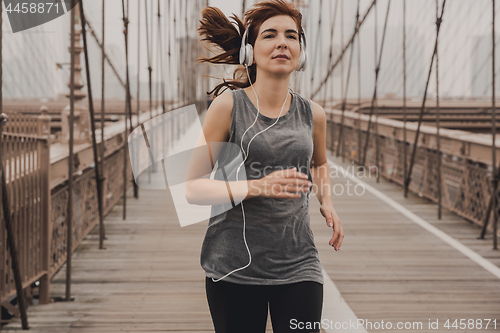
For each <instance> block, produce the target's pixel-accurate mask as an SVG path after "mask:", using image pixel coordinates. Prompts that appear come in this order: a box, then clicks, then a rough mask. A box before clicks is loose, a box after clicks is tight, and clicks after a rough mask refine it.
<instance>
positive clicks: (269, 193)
mask: <svg viewBox="0 0 500 333" xmlns="http://www.w3.org/2000/svg"><path fill="white" fill-rule="evenodd" d="M311 186H312V183H311V182H310V181H309V180H308V178H307V175H306V174H304V173H302V172H298V171H297V168H296V167H293V168H292V169H285V170H277V171H274V172H271V173H270V174H268V175H267V176H265V177H263V178H261V179H256V180H253V181H251V183H250V193H251V196H252V197H255V196H262V197H269V198H282V199H298V198H300V197H301V193H302V192H306V193H307V192H309V190H310V187H311Z"/></svg>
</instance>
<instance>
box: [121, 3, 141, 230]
mask: <svg viewBox="0 0 500 333" xmlns="http://www.w3.org/2000/svg"><path fill="white" fill-rule="evenodd" d="M129 5H130V0H127V12H126V13H125V2H124V0H122V14H123V26H124V29H123V35H124V37H125V71H126V90H127V91H126V95H125V96H126V101H125V104H126V106H125V141H124V155H125V156H124V161H123V219H124V220H125V219H126V218H127V204H126V203H127V183H128V177H127V166H128V165H129V159H128V135H129V127H128V125H127V121H128V122H130V131H131V130H132V101H131V95H130V77H129V68H128V24H129V20H128V17H129V16H128V15H129ZM132 149H133V147H132ZM133 186H134V196H135V195H136V192H137V191H138V187H137V184H136V182H135V181H134V182H133Z"/></svg>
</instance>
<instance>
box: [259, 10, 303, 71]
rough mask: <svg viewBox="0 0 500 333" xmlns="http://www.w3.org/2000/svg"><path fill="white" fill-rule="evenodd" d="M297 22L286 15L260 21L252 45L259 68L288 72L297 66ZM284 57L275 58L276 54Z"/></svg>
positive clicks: (298, 44)
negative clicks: (260, 23)
mask: <svg viewBox="0 0 500 333" xmlns="http://www.w3.org/2000/svg"><path fill="white" fill-rule="evenodd" d="M298 32H299V31H298V29H297V24H296V23H295V21H294V20H293V19H292V18H291V17H290V16H288V15H279V16H273V17H271V18H269V19H267V20H266V21H264V22H263V23H262V25H261V26H260V28H259V33H258V35H257V39H256V40H255V45H254V61H255V62H256V63H257V67H258V68H259V70H265V71H268V72H270V73H275V74H279V73H281V74H290V73H291V72H293V71H294V70H295V68H296V66H297V63H298V61H299V56H300V43H299V34H298ZM283 54H284V55H285V56H286V57H288V59H286V58H279V57H278V58H277V57H276V56H277V55H283Z"/></svg>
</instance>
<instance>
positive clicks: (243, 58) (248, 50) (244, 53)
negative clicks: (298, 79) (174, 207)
mask: <svg viewBox="0 0 500 333" xmlns="http://www.w3.org/2000/svg"><path fill="white" fill-rule="evenodd" d="M248 29H249V28H247V29H246V30H245V32H244V33H243V38H242V40H241V48H240V64H242V65H244V66H245V69H246V71H247V75H248V80H249V81H250V86H251V87H252V90H253V92H254V93H255V98H256V99H257V116H256V117H255V120H254V121H253V123H252V125H250V126H249V127H248V128H247V129H246V131H245V132H244V133H243V135H242V136H241V142H240V148H241V151H242V152H243V154H244V155H245V158H244V159H243V162H241V163H240V165H239V166H238V168H237V170H236V180H237V181H238V180H239V178H238V174H239V172H240V169H241V166H242V165H244V164H245V161H246V160H247V158H248V151H249V149H250V144H251V143H252V141H253V139H255V137H256V136H257V135H259V134H261V133H262V132H265V131H267V130H268V129H270V128H271V127H273V126H274V125H276V123H277V122H278V120H279V119H280V117H281V114H282V113H283V108H284V107H285V104H286V101H287V99H288V92H287V94H286V98H285V102H283V106H282V107H281V112H280V114H279V116H278V118H277V119H276V121H275V122H274V123H273V124H271V125H270V126H269V127H267V128H265V129H263V130H262V131H260V132H258V133H257V134H255V135H254V136H253V137H252V138H251V139H250V141H249V142H248V145H247V149H246V152H245V150H244V149H243V138H244V137H245V134H246V133H247V132H248V130H249V129H250V128H252V127H253V125H255V123H256V122H257V119H258V117H259V114H260V109H259V97H258V96H257V92H256V91H255V89H254V88H253V84H252V80H250V73H249V72H248V67H249V66H251V65H252V62H253V47H252V45H251V44H247V43H246V37H247V35H248V33H247V32H248ZM301 48H302V49H301V51H300V57H299V62H298V64H297V67H296V68H295V70H297V71H303V70H305V68H306V62H307V55H306V50H305V48H306V35H305V32H304V29H302V40H301ZM240 205H241V212H242V213H243V241H244V243H245V247H246V248H247V252H248V264H246V265H245V266H242V267H239V268H236V269H234V270H232V271H231V272H229V273H227V274H226V275H224V276H223V277H221V278H219V279H214V278H212V281H213V282H219V281H220V280H223V279H224V278H226V277H228V276H229V275H231V274H233V273H234V272H237V271H240V270H242V269H245V268H247V267H248V266H250V264H251V263H252V253H250V249H249V248H248V244H247V238H246V231H245V230H246V219H245V209H244V207H243V201H241V202H240Z"/></svg>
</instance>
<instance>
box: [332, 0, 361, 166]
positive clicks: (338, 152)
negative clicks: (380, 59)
mask: <svg viewBox="0 0 500 333" xmlns="http://www.w3.org/2000/svg"><path fill="white" fill-rule="evenodd" d="M356 13H357V15H356V22H355V23H354V35H355V36H356V35H357V33H358V19H357V18H358V16H359V0H358V8H357V11H356ZM353 56H354V43H351V54H350V56H349V67H348V68H347V79H346V82H345V89H344V95H343V96H342V116H341V120H340V130H339V137H338V143H339V144H338V145H337V155H336V156H337V157H338V156H339V154H340V144H341V143H342V162H345V140H344V139H343V132H344V113H345V107H346V101H347V94H348V91H349V80H350V78H351V67H352V58H353ZM342 84H344V82H342Z"/></svg>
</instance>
